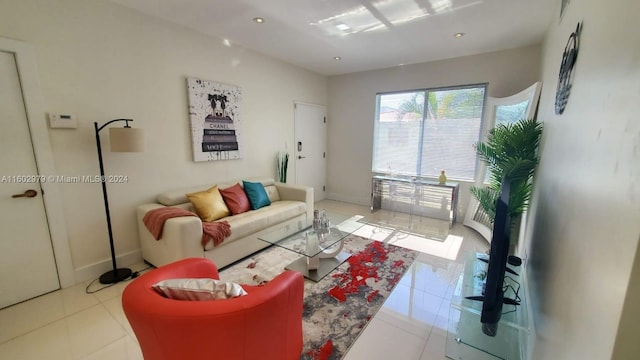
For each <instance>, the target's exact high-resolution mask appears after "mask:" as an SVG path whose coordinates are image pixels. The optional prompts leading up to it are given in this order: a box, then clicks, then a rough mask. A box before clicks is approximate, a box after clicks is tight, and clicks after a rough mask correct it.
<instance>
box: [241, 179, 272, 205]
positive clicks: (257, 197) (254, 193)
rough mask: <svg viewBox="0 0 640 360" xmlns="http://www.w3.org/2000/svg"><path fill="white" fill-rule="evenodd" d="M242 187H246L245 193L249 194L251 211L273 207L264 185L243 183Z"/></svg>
mask: <svg viewBox="0 0 640 360" xmlns="http://www.w3.org/2000/svg"><path fill="white" fill-rule="evenodd" d="M242 186H243V187H244V192H245V193H247V197H248V198H249V203H250V204H251V210H256V209H260V208H261V207H265V206H268V205H271V200H269V195H267V191H266V190H265V189H264V186H263V185H262V183H259V182H257V183H254V182H249V181H242Z"/></svg>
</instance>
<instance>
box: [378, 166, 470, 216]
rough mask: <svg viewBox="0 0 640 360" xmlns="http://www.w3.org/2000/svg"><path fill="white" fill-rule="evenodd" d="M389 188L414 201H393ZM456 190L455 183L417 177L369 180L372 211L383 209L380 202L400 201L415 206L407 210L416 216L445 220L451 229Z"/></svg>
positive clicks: (456, 199)
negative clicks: (396, 189)
mask: <svg viewBox="0 0 640 360" xmlns="http://www.w3.org/2000/svg"><path fill="white" fill-rule="evenodd" d="M392 186H395V187H399V188H403V189H404V190H405V192H409V193H411V192H412V193H413V197H415V198H414V199H410V200H409V199H400V200H393V199H392V196H391V193H392V191H391V188H392ZM458 187H459V185H458V183H456V182H451V181H447V182H446V183H444V184H440V183H439V182H438V181H434V180H427V179H423V178H419V177H402V176H391V175H374V176H373V178H372V181H371V211H372V212H374V211H376V210H378V209H381V208H383V207H384V206H383V205H384V204H383V200H384V202H389V201H401V202H404V203H405V204H404V205H405V206H411V207H414V208H413V209H410V210H409V211H411V212H413V213H414V214H416V215H421V216H426V217H431V218H436V219H441V220H447V221H449V225H450V226H453V223H454V222H455V221H456V215H457V214H458ZM387 209H388V208H387Z"/></svg>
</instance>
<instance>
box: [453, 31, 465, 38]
mask: <svg viewBox="0 0 640 360" xmlns="http://www.w3.org/2000/svg"><path fill="white" fill-rule="evenodd" d="M463 36H464V33H463V32H459V33H455V34H453V37H455V38H461V37H463Z"/></svg>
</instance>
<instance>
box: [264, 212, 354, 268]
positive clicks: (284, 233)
mask: <svg viewBox="0 0 640 360" xmlns="http://www.w3.org/2000/svg"><path fill="white" fill-rule="evenodd" d="M327 217H328V218H329V220H330V227H329V231H328V232H327V233H320V234H318V233H316V232H315V231H314V230H313V228H312V227H311V224H306V223H305V222H302V223H298V224H289V225H284V226H282V227H280V228H278V229H276V230H274V231H272V232H269V233H267V234H264V235H261V236H258V239H260V240H262V241H266V242H268V243H270V244H273V245H276V246H279V247H281V248H284V249H287V250H290V251H293V252H296V253H298V254H301V255H304V256H306V257H314V256H316V255H318V254H320V253H321V252H323V251H324V250H325V249H328V248H331V247H332V246H334V245H336V244H337V243H338V242H340V240H342V239H344V238H345V237H347V236H349V235H350V234H351V233H353V232H354V231H356V230H358V229H359V228H360V227H362V226H363V225H364V223H361V222H359V221H358V220H360V219H361V218H362V216H347V215H342V214H337V213H336V214H334V213H330V212H327ZM311 236H313V237H314V238H317V239H318V245H319V246H307V244H308V242H307V238H308V237H311Z"/></svg>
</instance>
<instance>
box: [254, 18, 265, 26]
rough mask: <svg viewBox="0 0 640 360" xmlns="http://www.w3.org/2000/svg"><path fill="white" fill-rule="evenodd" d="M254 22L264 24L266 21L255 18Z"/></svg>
mask: <svg viewBox="0 0 640 360" xmlns="http://www.w3.org/2000/svg"><path fill="white" fill-rule="evenodd" d="M253 21H255V22H257V23H258V24H262V23H263V22H264V19H263V18H261V17H255V18H253Z"/></svg>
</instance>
